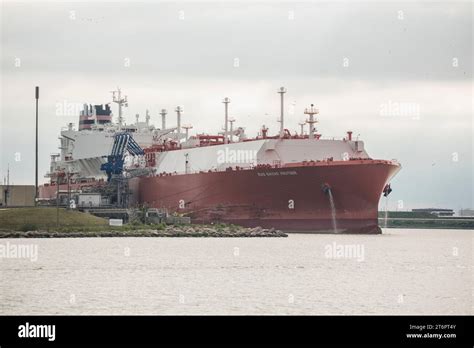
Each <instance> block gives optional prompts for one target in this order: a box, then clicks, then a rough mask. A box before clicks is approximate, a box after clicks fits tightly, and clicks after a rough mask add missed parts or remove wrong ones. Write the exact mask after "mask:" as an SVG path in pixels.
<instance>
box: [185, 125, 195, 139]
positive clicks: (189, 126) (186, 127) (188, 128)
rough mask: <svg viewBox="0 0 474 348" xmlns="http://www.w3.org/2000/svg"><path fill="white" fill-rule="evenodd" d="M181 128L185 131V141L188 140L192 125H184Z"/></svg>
mask: <svg viewBox="0 0 474 348" xmlns="http://www.w3.org/2000/svg"><path fill="white" fill-rule="evenodd" d="M183 128H184V129H185V130H186V141H188V139H189V130H190V129H192V128H193V126H192V125H190V124H184V125H183Z"/></svg>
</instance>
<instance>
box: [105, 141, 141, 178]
mask: <svg viewBox="0 0 474 348" xmlns="http://www.w3.org/2000/svg"><path fill="white" fill-rule="evenodd" d="M127 151H128V153H130V154H131V155H132V156H140V155H144V154H145V152H144V151H143V150H142V148H141V147H140V145H138V144H137V142H136V141H135V140H133V138H132V135H131V134H130V133H127V132H122V133H116V134H115V135H114V144H113V146H112V152H111V154H110V155H108V156H107V162H106V163H103V164H102V165H101V166H100V170H103V171H105V172H106V173H107V181H110V180H111V179H112V175H121V174H122V173H123V164H124V162H125V153H126V152H127Z"/></svg>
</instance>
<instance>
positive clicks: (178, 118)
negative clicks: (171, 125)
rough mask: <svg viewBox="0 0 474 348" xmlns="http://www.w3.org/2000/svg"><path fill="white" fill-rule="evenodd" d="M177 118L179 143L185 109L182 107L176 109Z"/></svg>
mask: <svg viewBox="0 0 474 348" xmlns="http://www.w3.org/2000/svg"><path fill="white" fill-rule="evenodd" d="M175 111H176V117H177V123H178V125H177V132H178V143H179V139H180V138H179V136H180V135H181V113H182V112H183V108H182V107H181V106H177V107H176V110H175Z"/></svg>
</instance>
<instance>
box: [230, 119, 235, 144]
mask: <svg viewBox="0 0 474 348" xmlns="http://www.w3.org/2000/svg"><path fill="white" fill-rule="evenodd" d="M228 121H229V123H230V140H229V142H231V143H233V142H234V122H235V118H233V117H230V118H229V119H228Z"/></svg>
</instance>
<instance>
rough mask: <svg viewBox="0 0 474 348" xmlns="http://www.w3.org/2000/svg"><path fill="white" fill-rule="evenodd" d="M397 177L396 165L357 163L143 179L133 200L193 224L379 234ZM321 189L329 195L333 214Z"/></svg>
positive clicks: (324, 163)
mask: <svg viewBox="0 0 474 348" xmlns="http://www.w3.org/2000/svg"><path fill="white" fill-rule="evenodd" d="M399 170H400V165H399V164H398V163H396V162H393V161H385V160H357V161H338V162H319V163H316V164H311V165H307V164H292V165H290V166H285V167H281V168H264V169H262V168H256V169H251V170H230V171H218V172H204V173H194V174H181V175H167V176H154V177H141V178H137V186H138V188H137V190H138V197H137V198H138V202H139V203H140V204H145V205H146V206H148V207H155V208H166V209H167V210H168V212H169V213H179V214H183V215H185V216H190V217H191V220H192V222H193V223H200V224H211V223H233V224H237V225H241V226H247V227H257V226H261V227H264V228H272V227H273V228H276V229H280V230H282V231H285V232H305V233H363V234H378V233H381V229H380V227H379V226H378V203H379V200H380V197H381V194H382V191H383V189H384V187H385V185H386V184H387V183H388V182H389V181H390V179H391V178H392V177H393V176H394V175H395V174H396V173H397V172H398V171H399ZM323 186H326V187H330V189H331V194H332V197H333V201H334V210H333V209H332V206H331V203H330V199H329V195H328V193H327V191H326V192H324V190H323V189H322V187H323ZM333 216H335V221H334V220H333Z"/></svg>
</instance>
